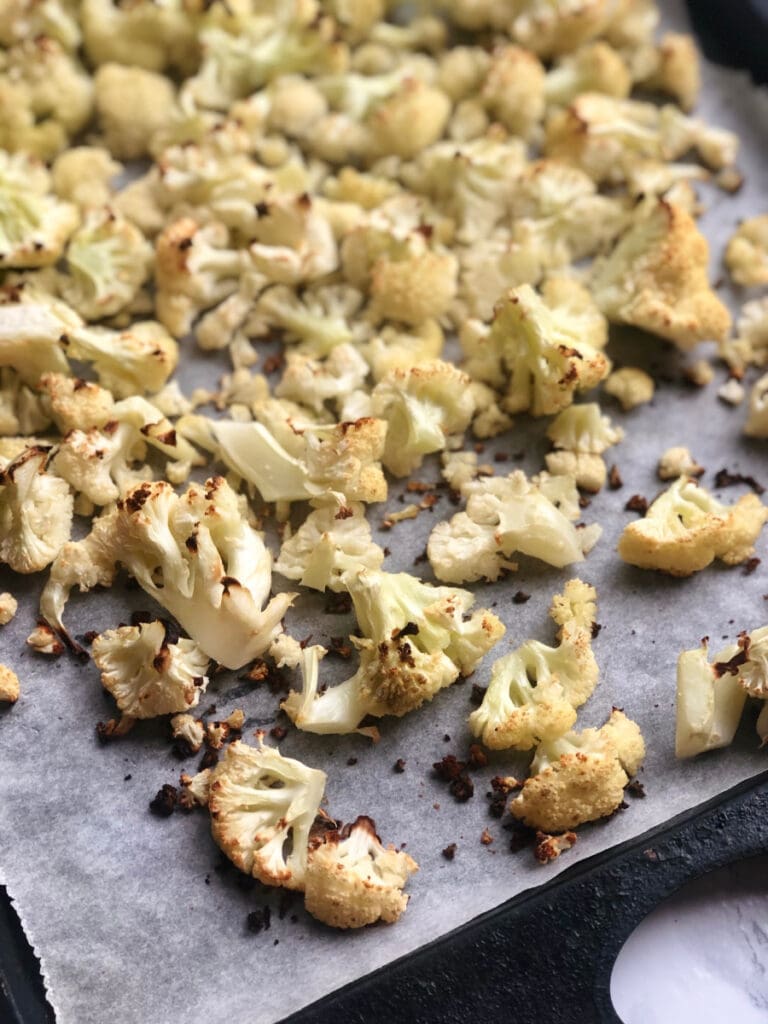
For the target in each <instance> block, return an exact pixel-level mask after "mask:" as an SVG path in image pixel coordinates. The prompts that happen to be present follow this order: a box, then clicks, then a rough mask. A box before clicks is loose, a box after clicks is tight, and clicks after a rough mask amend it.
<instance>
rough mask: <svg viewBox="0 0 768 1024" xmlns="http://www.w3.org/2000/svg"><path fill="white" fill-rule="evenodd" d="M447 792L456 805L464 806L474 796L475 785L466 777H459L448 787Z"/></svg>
mask: <svg viewBox="0 0 768 1024" xmlns="http://www.w3.org/2000/svg"><path fill="white" fill-rule="evenodd" d="M448 792H449V793H450V794H451V796H452V797H453V799H454V800H455V801H456V803H459V804H464V803H466V802H467V800H469V799H470V798H471V797H473V796H474V794H475V784H474V782H473V781H472V779H470V777H469V776H468V775H460V776H459V777H458V778H457V779H454V780H453V782H451V784H450V785H449V786H448Z"/></svg>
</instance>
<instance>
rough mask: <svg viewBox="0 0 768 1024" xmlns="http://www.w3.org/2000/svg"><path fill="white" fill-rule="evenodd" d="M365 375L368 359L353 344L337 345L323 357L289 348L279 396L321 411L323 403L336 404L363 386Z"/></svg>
mask: <svg viewBox="0 0 768 1024" xmlns="http://www.w3.org/2000/svg"><path fill="white" fill-rule="evenodd" d="M367 376H368V363H367V362H366V361H365V359H364V358H363V357H362V356H361V355H360V353H359V351H358V350H357V349H356V348H355V347H354V346H353V345H347V344H343V345H337V346H335V348H333V349H332V351H331V352H330V354H329V355H328V357H327V358H326V359H324V360H322V361H321V360H318V359H313V358H312V357H311V356H307V355H304V354H303V353H301V352H288V353H287V354H286V366H285V370H284V372H283V376H282V377H281V379H280V383H279V384H278V385H277V387H276V388H275V395H276V396H277V397H278V398H289V399H291V400H293V401H295V402H300V403H303V404H304V405H306V406H308V407H309V408H310V409H314V410H315V412H320V411H321V410H322V409H323V407H324V405H325V403H326V402H328V401H333V402H334V403H335V404H336V405H337V407H338V405H339V403H340V402H341V401H342V400H343V398H344V397H345V396H346V395H348V394H349V393H350V392H351V391H356V390H358V389H359V388H362V387H363V385H364V383H365V379H366V377H367Z"/></svg>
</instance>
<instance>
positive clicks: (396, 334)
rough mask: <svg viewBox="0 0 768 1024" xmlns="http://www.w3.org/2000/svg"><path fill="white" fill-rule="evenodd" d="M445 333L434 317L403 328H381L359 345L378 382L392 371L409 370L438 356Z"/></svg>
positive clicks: (440, 352)
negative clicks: (367, 340) (361, 346)
mask: <svg viewBox="0 0 768 1024" xmlns="http://www.w3.org/2000/svg"><path fill="white" fill-rule="evenodd" d="M444 342H445V336H444V335H443V331H442V328H441V327H440V324H438V322H437V321H436V320H425V321H424V323H422V324H419V325H418V326H415V327H411V328H410V329H406V328H404V327H399V326H395V325H393V324H385V325H384V326H383V327H380V328H379V329H378V330H377V331H376V333H375V334H374V336H373V337H372V338H371V340H370V341H369V342H368V343H367V344H365V345H364V346H363V348H362V351H363V353H364V354H365V358H366V359H367V360H368V363H369V365H370V367H371V375H372V376H373V379H374V380H375V381H376V382H377V383H378V382H379V381H381V380H383V378H384V377H386V376H387V374H389V373H392V372H394V371H395V370H410V369H412V368H413V367H414V366H417V365H418V364H419V363H427V362H430V361H431V360H433V359H439V358H440V356H441V355H442V351H443V344H444Z"/></svg>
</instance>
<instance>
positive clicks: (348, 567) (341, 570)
mask: <svg viewBox="0 0 768 1024" xmlns="http://www.w3.org/2000/svg"><path fill="white" fill-rule="evenodd" d="M383 561H384V552H383V551H382V549H381V548H380V547H379V545H378V544H375V543H374V542H373V540H372V539H371V526H370V523H369V522H368V520H367V519H366V517H365V507H364V506H363V505H362V504H361V503H360V502H352V503H351V504H349V505H342V504H338V503H336V504H324V505H321V506H320V507H319V508H316V509H314V511H312V512H310V514H309V515H308V516H307V518H306V519H305V520H304V522H303V523H302V524H301V526H300V527H299V528H298V530H297V531H296V533H294V534H293V536H292V537H289V538H288V539H287V540H285V541H283V545H282V547H281V548H280V555H279V557H278V559H277V561H276V562H275V572H279V573H280V575H281V576H285V577H286V579H289V580H297V581H298V582H299V583H301V585H302V586H304V587H311V588H312V589H313V590H325V589H326V588H328V589H329V590H336V591H338V590H346V584H345V581H344V574H345V573H346V572H352V573H354V572H355V571H356V570H357V569H359V568H365V569H373V570H376V569H380V568H381V564H382V562H383Z"/></svg>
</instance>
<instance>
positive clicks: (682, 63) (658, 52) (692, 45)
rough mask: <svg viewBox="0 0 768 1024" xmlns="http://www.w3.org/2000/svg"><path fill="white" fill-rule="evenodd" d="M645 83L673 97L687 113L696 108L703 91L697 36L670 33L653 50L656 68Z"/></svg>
mask: <svg viewBox="0 0 768 1024" xmlns="http://www.w3.org/2000/svg"><path fill="white" fill-rule="evenodd" d="M641 84H642V85H643V87H644V88H646V89H654V90H657V91H658V92H664V93H667V94H668V95H669V96H673V97H674V99H675V100H676V101H677V103H679V105H680V106H681V107H682V109H683V110H684V111H686V112H688V111H689V110H691V109H692V108H693V107H694V106H695V105H696V100H697V99H698V96H699V91H700V89H701V68H700V67H699V50H698V47H697V46H696V41H695V40H694V38H693V36H690V35H685V34H683V33H680V32H667V33H666V34H665V35H664V36H662V38H661V42H660V43H659V45H658V46H657V47H656V48H655V49H654V51H653V59H652V67H651V68H649V69H648V73H647V74H644V75H643V76H642V79H641Z"/></svg>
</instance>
